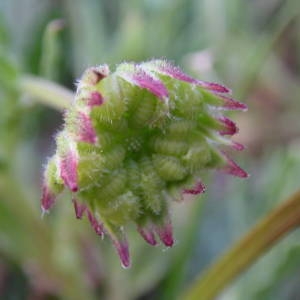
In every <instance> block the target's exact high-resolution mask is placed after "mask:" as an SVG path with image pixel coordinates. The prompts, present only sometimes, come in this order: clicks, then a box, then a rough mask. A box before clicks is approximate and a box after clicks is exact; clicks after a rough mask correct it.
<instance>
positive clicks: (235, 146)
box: [232, 142, 245, 151]
mask: <svg viewBox="0 0 300 300" xmlns="http://www.w3.org/2000/svg"><path fill="white" fill-rule="evenodd" d="M232 147H233V149H235V150H237V151H243V150H244V149H245V146H244V145H243V144H240V143H237V142H232Z"/></svg>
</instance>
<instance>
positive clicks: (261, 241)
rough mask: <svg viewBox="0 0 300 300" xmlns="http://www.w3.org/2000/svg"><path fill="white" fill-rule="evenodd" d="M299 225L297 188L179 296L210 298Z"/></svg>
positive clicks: (185, 299)
mask: <svg viewBox="0 0 300 300" xmlns="http://www.w3.org/2000/svg"><path fill="white" fill-rule="evenodd" d="M299 225H300V191H298V192H296V193H295V194H294V195H292V196H291V197H290V198H288V199H287V200H286V201H285V202H284V203H283V204H281V205H280V206H279V207H277V208H275V209H274V211H272V212H271V213H270V214H269V215H267V216H266V217H265V218H263V219H262V220H261V221H260V222H259V223H258V224H257V225H256V226H254V228H252V230H250V232H249V233H248V234H247V235H246V236H245V237H244V238H242V239H241V240H240V241H239V242H238V243H237V244H235V245H234V246H233V247H232V248H231V249H230V250H229V251H228V252H227V253H225V254H224V255H223V256H222V257H221V258H220V259H219V260H218V261H217V262H215V263H214V264H213V265H212V266H211V267H210V268H209V269H208V270H207V271H206V272H205V274H204V275H203V276H201V277H199V278H197V279H196V280H195V282H194V283H193V284H192V285H191V287H190V288H189V289H188V290H187V291H185V293H184V294H183V295H182V296H181V297H180V298H179V299H183V300H210V299H214V298H215V297H216V296H217V295H218V294H219V293H220V292H221V291H222V290H223V289H224V288H225V287H226V286H227V285H228V284H229V283H231V282H232V281H233V280H234V279H235V278H236V277H237V276H238V275H239V274H240V273H241V272H242V271H244V270H245V269H246V268H247V267H248V266H250V265H251V264H252V263H253V262H254V261H255V260H256V259H257V258H259V257H260V256H261V255H262V254H263V253H264V252H265V251H266V250H267V249H268V248H270V247H271V246H272V245H273V244H274V243H276V242H277V241H279V240H280V239H281V238H283V237H284V236H285V235H286V234H287V233H289V232H291V231H292V230H293V229H295V228H296V227H298V226H299Z"/></svg>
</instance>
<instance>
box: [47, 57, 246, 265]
mask: <svg viewBox="0 0 300 300" xmlns="http://www.w3.org/2000/svg"><path fill="white" fill-rule="evenodd" d="M229 93H230V90H229V89H228V88H226V87H225V86H223V85H219V84H217V83H209V82H204V81H201V80H198V79H195V78H192V77H190V76H189V75H187V74H185V73H184V72H183V71H182V70H180V69H179V68H178V67H175V66H173V65H172V64H170V63H169V62H167V61H164V60H152V61H149V62H144V63H140V64H134V63H122V64H120V65H119V66H118V67H117V69H116V71H115V72H113V73H110V71H109V68H108V66H107V65H103V66H97V67H92V68H89V69H87V70H86V71H85V73H84V74H83V76H82V78H81V80H80V81H79V83H78V88H77V92H76V96H75V99H74V102H73V103H72V106H70V108H69V109H68V110H67V111H66V112H65V125H64V127H63V130H62V131H61V132H60V133H59V134H58V135H57V137H56V144H57V150H56V154H55V156H54V158H53V159H51V160H49V162H48V165H47V167H46V170H45V176H44V178H45V179H44V187H43V198H42V208H43V210H44V211H48V210H49V209H50V207H51V206H52V205H53V204H54V201H55V198H56V196H57V195H58V194H59V193H60V192H61V190H62V189H63V187H65V188H67V189H69V190H70V191H71V192H72V193H73V204H74V208H75V215H76V217H77V218H79V219H80V218H82V217H83V216H84V215H85V216H86V217H87V218H88V220H89V221H90V224H91V226H92V227H93V229H94V230H95V232H96V233H97V234H99V235H100V236H103V235H108V236H110V238H111V240H112V242H113V244H114V246H115V248H116V250H117V252H118V254H119V256H120V259H121V262H122V265H123V266H124V267H128V266H129V265H130V257H129V248H128V243H127V239H126V233H125V227H126V225H127V224H128V223H129V222H133V223H135V224H136V226H137V230H138V232H139V233H140V234H141V236H142V237H143V238H144V239H145V240H146V241H147V242H148V243H149V244H151V245H156V244H157V241H158V239H160V240H161V241H162V243H163V244H164V245H166V246H168V247H171V246H172V245H173V243H174V237H173V232H172V224H171V218H170V210H169V203H170V201H172V200H182V199H184V198H185V197H186V195H198V194H201V193H204V191H205V186H204V184H203V182H202V181H201V179H200V177H201V174H202V173H203V172H206V170H209V169H215V170H217V171H222V172H226V173H228V174H231V175H234V176H237V177H241V178H245V177H247V176H248V174H247V173H246V172H245V171H244V170H242V169H241V168H240V167H239V166H238V165H237V164H236V163H235V162H233V160H232V159H230V158H229V157H228V156H227V154H226V153H225V152H224V147H225V148H226V147H230V148H233V149H235V150H242V149H243V148H244V147H243V146H242V145H241V144H238V143H236V142H234V141H232V140H231V136H233V135H234V134H236V133H237V132H238V128H237V126H236V124H235V123H234V122H233V121H231V120H230V119H229V118H227V117H226V116H224V111H226V110H245V109H246V108H247V107H246V105H245V104H243V103H240V102H238V101H236V100H234V99H232V98H231V97H230V96H228V94H229ZM221 112H222V113H221ZM221 148H222V149H221Z"/></svg>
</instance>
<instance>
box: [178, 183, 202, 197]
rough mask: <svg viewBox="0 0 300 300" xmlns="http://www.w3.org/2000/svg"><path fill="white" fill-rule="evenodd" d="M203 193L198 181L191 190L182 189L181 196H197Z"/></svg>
mask: <svg viewBox="0 0 300 300" xmlns="http://www.w3.org/2000/svg"><path fill="white" fill-rule="evenodd" d="M204 192H205V186H204V184H203V183H202V182H201V181H198V182H197V183H196V185H195V186H194V187H193V188H191V189H184V190H183V192H182V193H183V194H190V195H198V194H202V193H204Z"/></svg>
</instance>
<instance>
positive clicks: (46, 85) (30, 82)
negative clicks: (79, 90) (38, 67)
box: [20, 75, 74, 110]
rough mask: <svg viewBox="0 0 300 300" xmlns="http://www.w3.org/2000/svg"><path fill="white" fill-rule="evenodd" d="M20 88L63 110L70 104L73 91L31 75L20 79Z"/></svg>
mask: <svg viewBox="0 0 300 300" xmlns="http://www.w3.org/2000/svg"><path fill="white" fill-rule="evenodd" d="M20 89H21V91H22V92H24V93H25V94H28V95H29V96H30V97H32V98H34V99H35V100H37V101H39V102H41V103H44V104H46V105H48V106H50V107H52V108H55V109H58V110H63V109H65V108H67V107H69V106H70V103H71V102H72V100H73V98H74V94H73V92H71V91H70V90H68V89H66V88H64V87H62V86H60V85H58V84H56V83H54V82H52V81H49V80H45V79H42V78H40V77H36V76H32V75H24V76H22V78H21V79H20Z"/></svg>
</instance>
